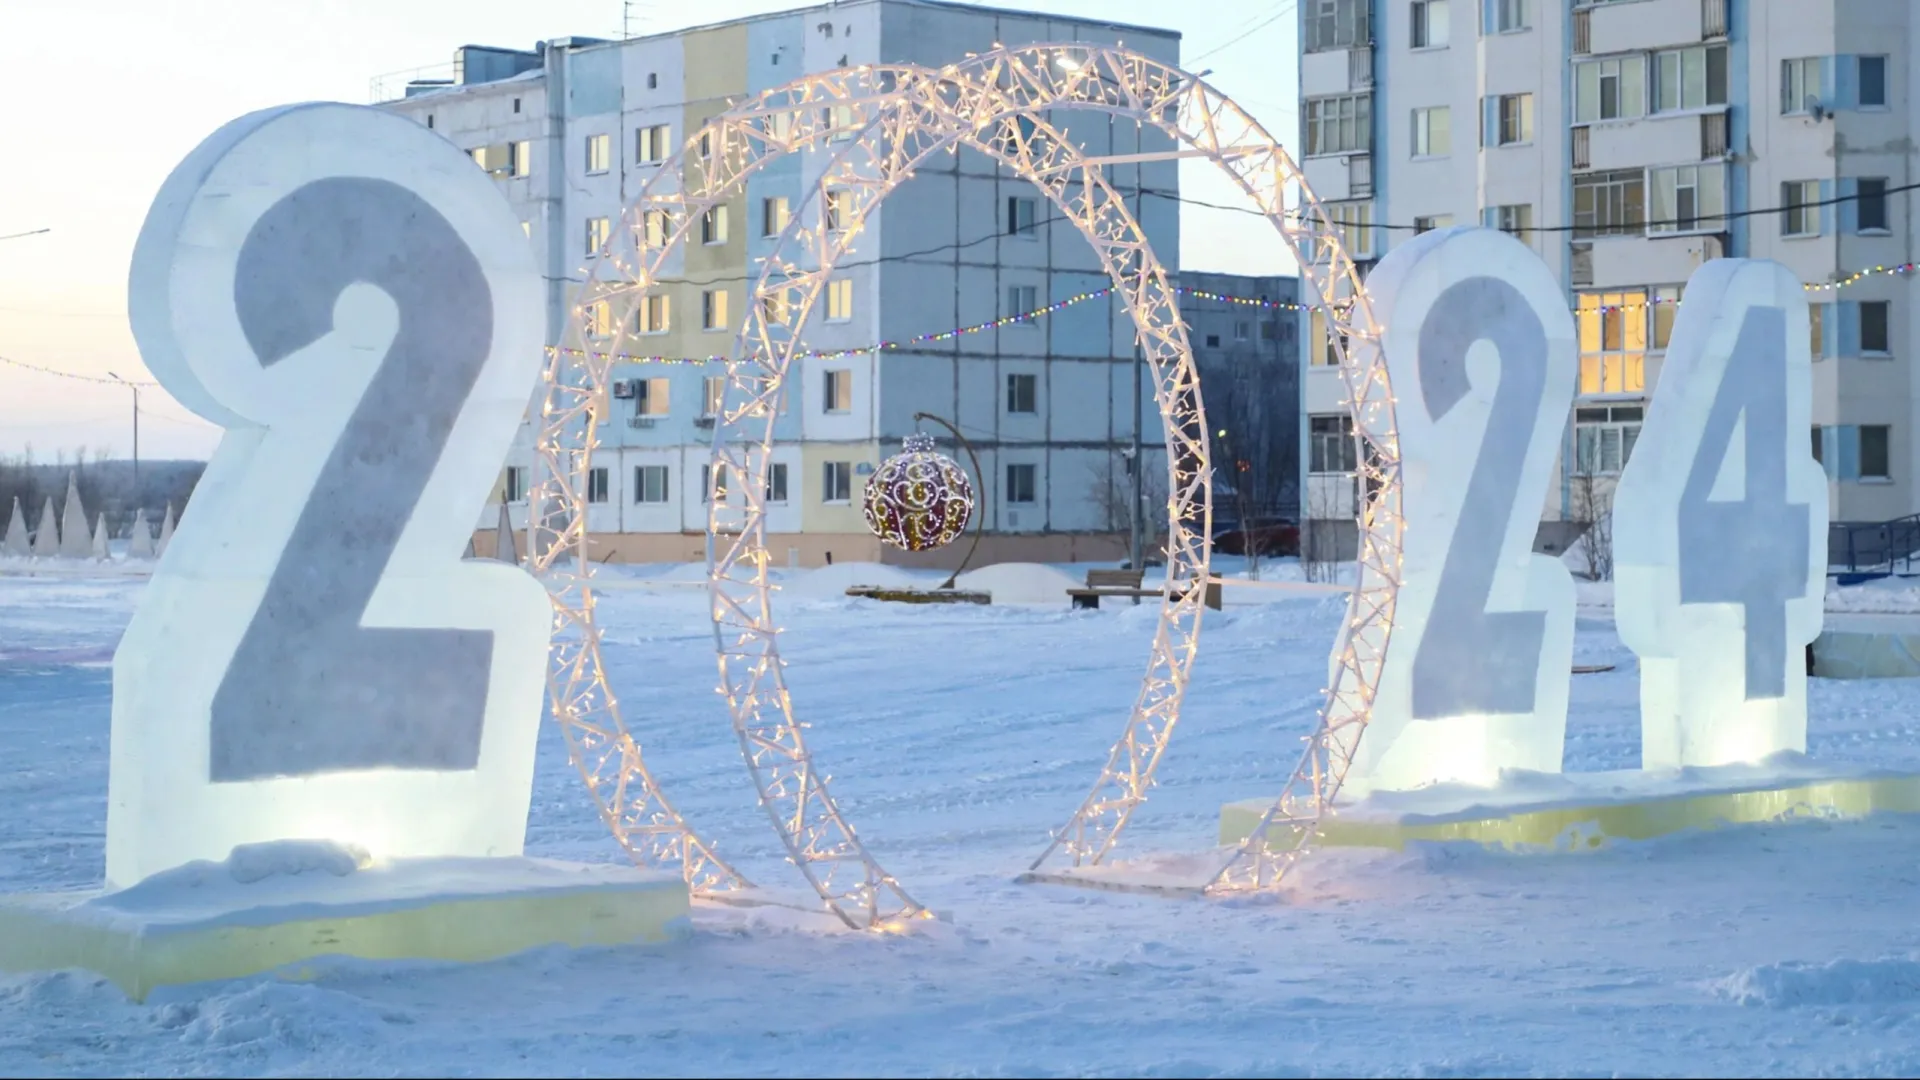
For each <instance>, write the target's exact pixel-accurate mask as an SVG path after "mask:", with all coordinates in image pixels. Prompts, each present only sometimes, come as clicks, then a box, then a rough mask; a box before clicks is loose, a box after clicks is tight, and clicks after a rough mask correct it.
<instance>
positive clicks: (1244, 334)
mask: <svg viewBox="0 0 1920 1080" xmlns="http://www.w3.org/2000/svg"><path fill="white" fill-rule="evenodd" d="M1252 337H1253V331H1252V324H1251V323H1249V322H1247V321H1246V320H1245V319H1236V320H1235V321H1234V324H1233V340H1235V341H1246V340H1248V339H1250V338H1252Z"/></svg>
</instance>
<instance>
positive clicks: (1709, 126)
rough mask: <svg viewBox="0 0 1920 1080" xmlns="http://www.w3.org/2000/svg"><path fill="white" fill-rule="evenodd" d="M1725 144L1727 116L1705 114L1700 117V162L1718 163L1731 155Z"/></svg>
mask: <svg viewBox="0 0 1920 1080" xmlns="http://www.w3.org/2000/svg"><path fill="white" fill-rule="evenodd" d="M1732 149H1733V148H1732V147H1731V146H1730V145H1728V142H1727V114H1726V113H1723V112H1717V113H1706V114H1704V115H1702V116H1701V117H1700V160H1702V161H1718V160H1720V159H1722V158H1725V157H1728V156H1730V155H1731V153H1732Z"/></svg>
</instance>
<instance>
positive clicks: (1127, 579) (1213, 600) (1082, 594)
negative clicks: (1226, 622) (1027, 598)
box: [1067, 570, 1220, 611]
mask: <svg viewBox="0 0 1920 1080" xmlns="http://www.w3.org/2000/svg"><path fill="white" fill-rule="evenodd" d="M1146 576H1147V575H1146V572H1145V571H1143V570H1089V571H1087V584H1086V587H1084V588H1079V589H1068V590H1067V595H1068V596H1069V597H1071V598H1072V600H1073V606H1074V607H1076V608H1098V607H1099V606H1100V598H1101V597H1103V596H1127V597H1137V598H1145V597H1149V596H1159V595H1160V590H1159V589H1143V588H1141V587H1140V583H1141V582H1142V581H1143V580H1144V579H1145V578H1146ZM1206 605H1207V606H1208V607H1210V608H1212V609H1213V610H1215V611H1219V610H1220V581H1219V579H1217V578H1215V579H1209V580H1208V582H1207V591H1206Z"/></svg>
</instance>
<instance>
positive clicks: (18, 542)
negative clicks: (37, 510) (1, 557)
mask: <svg viewBox="0 0 1920 1080" xmlns="http://www.w3.org/2000/svg"><path fill="white" fill-rule="evenodd" d="M0 552H4V553H5V554H6V555H7V557H9V558H13V559H24V558H27V557H29V556H31V555H32V554H33V549H32V548H30V547H28V546H27V515H26V514H25V513H23V512H22V511H21V509H20V496H18V495H15V496H14V497H13V514H12V516H10V517H8V518H7V539H6V542H5V543H4V544H0Z"/></svg>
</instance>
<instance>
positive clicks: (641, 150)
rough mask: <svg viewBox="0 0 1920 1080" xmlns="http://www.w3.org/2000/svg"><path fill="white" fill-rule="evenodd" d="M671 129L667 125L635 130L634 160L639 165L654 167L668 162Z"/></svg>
mask: <svg viewBox="0 0 1920 1080" xmlns="http://www.w3.org/2000/svg"><path fill="white" fill-rule="evenodd" d="M670 131H671V129H670V128H668V127H667V125H665V124H653V125H651V126H649V127H638V128H634V129H633V160H634V163H635V164H637V165H652V164H658V163H659V162H662V161H665V160H667V155H668V154H669V153H671V152H672V151H671V149H670V148H669V147H668V146H667V142H668V138H669V132H670Z"/></svg>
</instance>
